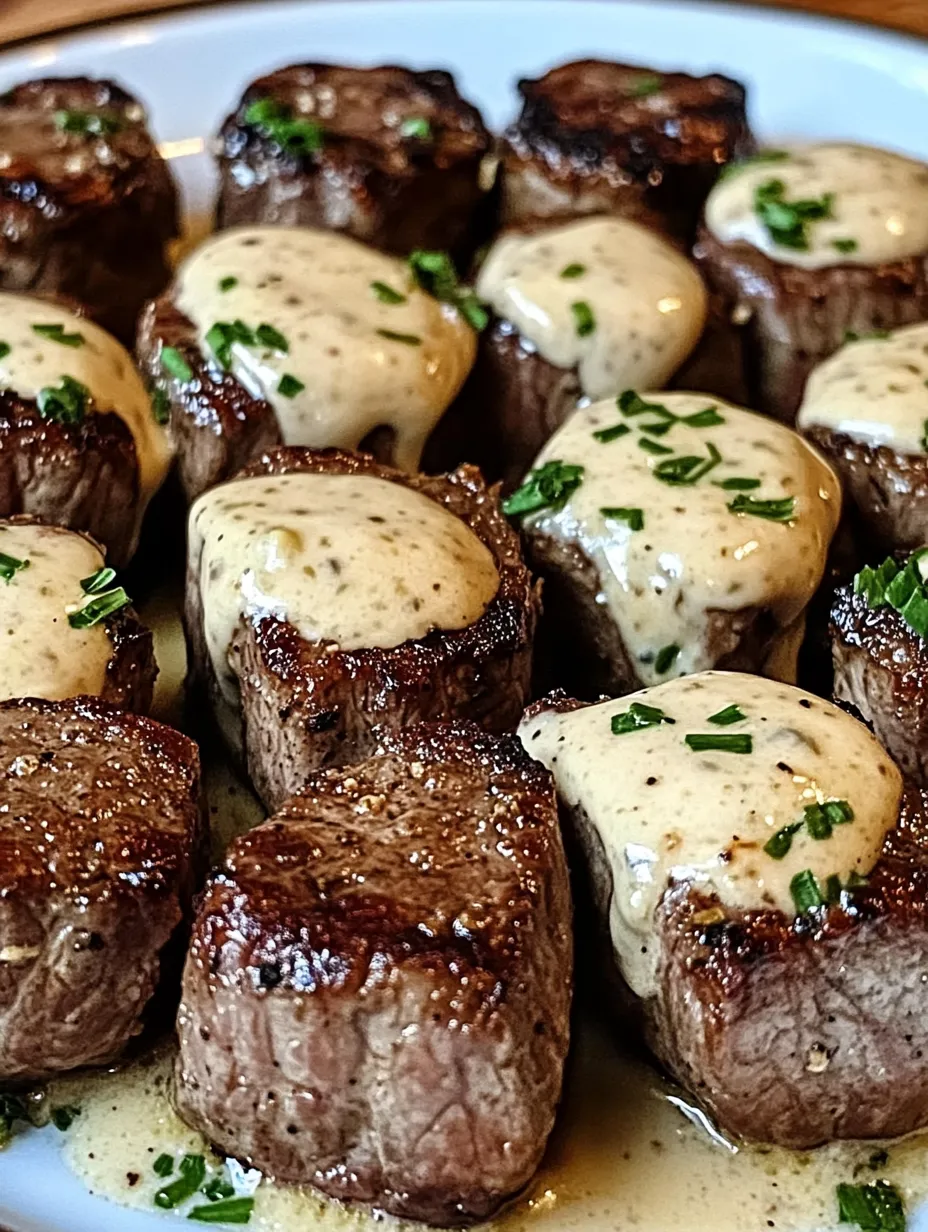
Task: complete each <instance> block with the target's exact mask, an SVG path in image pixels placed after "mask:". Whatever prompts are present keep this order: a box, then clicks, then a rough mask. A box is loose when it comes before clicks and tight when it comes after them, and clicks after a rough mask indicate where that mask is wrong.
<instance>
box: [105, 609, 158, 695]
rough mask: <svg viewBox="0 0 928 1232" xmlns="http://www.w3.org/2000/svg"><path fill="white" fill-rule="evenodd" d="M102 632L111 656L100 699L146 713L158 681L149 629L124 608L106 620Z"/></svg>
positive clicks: (152, 640) (135, 615) (129, 610)
mask: <svg viewBox="0 0 928 1232" xmlns="http://www.w3.org/2000/svg"><path fill="white" fill-rule="evenodd" d="M106 632H107V635H108V637H109V639H110V642H111V643H112V647H113V653H112V656H111V657H110V661H109V663H107V665H106V683H105V685H104V687H103V692H102V693H101V695H100V696H101V697H102V698H103V699H104V701H108V702H112V704H113V705H114V706H124V707H125V708H126V710H132V711H134V712H135V713H136V714H147V713H148V711H149V710H150V709H151V703H152V698H153V696H154V692H155V680H156V679H157V678H158V665H157V663H156V662H155V647H154V639H153V638H152V633H151V630H150V629H146V628H145V626H144V625H143V624H142V623H141V621H140V620H139V618H138V616H137V614H136V612H135V609H134V608H132V607H128V608H123V609H122V610H121V611H119V612H117V613H116V615H115V616H110V617H109V619H108V620H107V621H106Z"/></svg>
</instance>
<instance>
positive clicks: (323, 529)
mask: <svg viewBox="0 0 928 1232" xmlns="http://www.w3.org/2000/svg"><path fill="white" fill-rule="evenodd" d="M189 531H190V534H189V538H190V558H191V560H193V561H196V560H197V559H199V560H200V588H201V594H202V600H203V619H204V625H205V635H206V644H207V649H208V651H209V654H210V658H211V660H212V664H213V668H214V670H215V672H216V678H217V679H218V680H219V681H220V683H221V684H222V686H223V690H224V693H225V695H226V697H227V699H228V700H230V701H234V699H235V686H234V681H233V679H232V676H231V674H230V670H229V666H228V652H229V646H230V643H231V641H232V636H233V633H234V631H235V627H236V625H237V624H238V622H239V620H240V618H241V617H242V615H245V616H251V615H263V614H267V615H275V616H277V617H279V618H280V619H281V620H287V621H289V622H290V624H292V625H293V626H294V627H295V628H296V629H297V630H298V632H299V633H300V635H301V637H303V638H305V639H306V640H307V641H312V642H316V641H322V642H325V643H330V644H331V645H332V648H333V649H340V650H358V649H364V648H367V647H383V648H389V647H393V646H399V645H401V644H402V643H403V642H405V641H408V640H409V639H411V638H421V637H424V636H425V635H426V634H427V633H429V632H430V631H431V630H432V629H462V628H465V627H466V626H467V625H470V624H473V623H474V621H476V620H478V619H479V618H480V617H481V616H482V615H483V613H484V612H485V611H486V608H487V606H488V604H489V603H490V602H491V600H492V599H493V597H494V596H495V594H496V591H497V589H498V588H499V573H498V572H497V569H496V565H495V563H494V560H493V557H492V555H491V554H490V552H489V550H488V549H487V548H486V547H485V546H484V545H483V543H481V542H480V540H479V539H478V538H477V536H476V535H475V534H474V533H473V531H471V529H470V528H469V527H468V526H467V525H466V524H465V523H464V522H462V521H461V519H460V518H457V517H455V516H454V514H452V513H449V512H448V510H447V509H445V508H444V506H443V505H440V504H438V502H437V501H433V500H431V499H430V498H429V497H427V496H423V495H422V493H420V492H416V491H414V490H413V489H412V488H408V487H406V485H405V484H400V483H391V482H389V481H388V480H385V479H379V478H376V477H375V476H372V475H348V474H325V473H311V472H307V471H303V472H296V473H291V474H288V475H277V476H269V475H261V476H255V477H252V478H247V479H235V480H232V482H231V483H226V484H222V485H221V486H220V487H217V488H213V489H212V490H211V491H209V492H206V493H204V495H203V496H201V497H200V498H199V500H197V501H196V503H195V504H194V506H193V508H192V509H191V511H190V522H189Z"/></svg>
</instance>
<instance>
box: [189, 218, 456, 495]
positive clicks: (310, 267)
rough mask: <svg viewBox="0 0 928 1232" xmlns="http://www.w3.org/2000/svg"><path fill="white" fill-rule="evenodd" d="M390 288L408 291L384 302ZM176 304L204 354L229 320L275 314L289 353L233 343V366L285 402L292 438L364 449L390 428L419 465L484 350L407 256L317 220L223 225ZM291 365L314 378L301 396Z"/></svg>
mask: <svg viewBox="0 0 928 1232" xmlns="http://www.w3.org/2000/svg"><path fill="white" fill-rule="evenodd" d="M374 284H382V285H383V287H386V288H387V289H388V290H387V291H386V292H384V291H383V290H381V291H380V293H379V294H378V291H377V289H376V288H375V285H374ZM223 287H225V288H226V289H225V290H223V289H222V288H223ZM389 292H394V293H395V294H396V295H397V296H402V297H403V301H402V302H400V303H393V302H384V299H383V298H382V296H383V295H385V294H386V295H387V296H388V298H389ZM177 303H178V307H179V308H180V310H181V311H182V312H183V313H184V314H185V315H186V316H187V317H189V319H190V320H191V321H192V322H193V324H194V325H195V327H196V330H197V333H198V335H199V339H200V345H201V347H202V348H203V351H204V353H205V354H209V353H210V347H209V345H208V343H207V341H206V335H207V333H208V331H209V330H210V329H211V327H212V326H213V325H215V324H216V322H219V321H226V322H229V321H235V320H237V319H238V320H241V321H244V322H245V324H246V325H248V326H249V327H250V328H252V329H256V328H257V327H258V326H259V325H261V324H268V325H271V326H272V327H273V328H274V329H276V330H277V331H278V332H279V333H280V334H282V335H283V336H284V338H285V339H286V341H287V344H288V348H289V349H288V351H287V353H282V352H281V351H279V350H274V349H273V348H268V347H263V348H262V347H257V348H255V347H248V346H243V345H242V344H241V343H239V342H236V343H233V345H232V348H231V372H232V374H233V376H235V378H236V379H237V380H238V381H239V382H240V383H241V384H242V385H243V386H244V387H245V389H247V390H248V392H249V393H250V394H251V395H252V397H254V398H263V399H265V400H266V401H267V402H269V403H270V404H271V406H272V407H273V408H274V412H275V414H276V416H277V420H278V423H279V425H280V431H281V435H282V437H283V442H284V444H285V445H309V446H313V447H315V448H324V447H326V446H333V445H334V446H339V447H341V448H343V449H356V448H357V447H358V446H359V445H360V444H361V442H362V441H363V440H364V438H365V437H366V436H367V435H368V434H369V433H370V432H372V431H373V430H374V429H375V428H379V427H381V426H387V427H390V428H392V429H393V431H394V432H395V449H394V461H395V464H396V465H397V466H399V467H401V468H402V469H404V470H408V471H412V470H415V469H416V467H417V466H418V463H419V456H420V454H421V452H422V447H423V445H424V444H425V441H426V439H427V437H428V435H429V433H430V432H431V431H432V428H433V427H434V426H435V424H436V423H437V422H438V420H439V419H440V418H441V416H442V414H443V412H444V411H445V409H446V407H447V406H448V404H449V403H450V402H451V401H452V399H453V398H454V397H455V395H456V394H457V392H458V390H459V389H460V387H461V385H463V383H464V379H465V377H466V376H467V374H468V372H469V371H470V369H471V366H472V364H473V362H474V356H475V354H476V348H477V343H476V335H475V334H474V331H473V330H472V329H471V327H470V326H469V325H468V324H467V323H466V322H465V321H464V320H463V318H462V317H461V316H460V315H459V314H458V313H457V311H456V310H455V309H454V308H452V307H450V306H449V305H448V304H443V303H440V302H439V301H438V300H436V299H434V298H433V297H432V296H430V295H426V294H425V292H423V291H421V290H419V289H418V288H417V287H415V286H412V285H411V283H410V278H409V273H408V269H407V267H406V265H405V263H404V262H403V261H401V260H398V259H397V258H396V257H390V256H386V255H385V254H383V253H381V252H377V251H375V250H374V249H373V248H368V247H367V246H366V245H364V244H359V243H358V242H357V241H356V240H352V239H349V238H347V237H346V236H343V235H337V234H336V233H335V232H333V231H319V230H314V229H313V228H310V227H246V228H239V229H233V230H229V231H222V232H220V233H219V234H218V235H215V236H213V237H212V238H211V239H209V240H207V241H206V242H205V243H204V244H202V245H201V246H200V247H199V248H198V249H196V251H195V252H193V253H192V254H191V255H190V256H189V257H188V258H187V260H186V261H185V262H184V264H183V265H182V266H181V268H180V270H179V272H178V281H177ZM379 331H386V332H387V333H388V334H394V335H396V334H399V335H403V336H404V338H406V339H407V340H406V341H403V340H401V339H397V338H395V337H393V338H391V337H385V336H384V334H383V333H382V332H379ZM413 340H414V341H413ZM285 375H286V376H291V377H295V378H296V380H297V381H298V382H299V383H300V384H301V385H302V386H303V388H302V389H300V390H298V391H297V392H296V393H294V394H293V396H292V397H287V396H286V395H285V394H283V393H281V392H280V388H279V386H280V382H281V378H282V377H284V376H285ZM285 388H286V386H285Z"/></svg>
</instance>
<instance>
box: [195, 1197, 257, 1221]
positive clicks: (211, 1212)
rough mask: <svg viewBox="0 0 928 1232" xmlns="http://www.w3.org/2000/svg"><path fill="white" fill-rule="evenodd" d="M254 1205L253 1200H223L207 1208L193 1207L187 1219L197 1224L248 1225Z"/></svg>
mask: <svg viewBox="0 0 928 1232" xmlns="http://www.w3.org/2000/svg"><path fill="white" fill-rule="evenodd" d="M254 1205H255V1200H254V1198H225V1199H224V1200H223V1201H222V1202H212V1203H210V1205H209V1206H195V1207H194V1208H193V1209H192V1210H191V1211H190V1212H189V1213H188V1215H187V1218H188V1219H194V1220H196V1221H198V1222H199V1223H248V1222H250V1220H251V1212H252V1211H253V1210H254Z"/></svg>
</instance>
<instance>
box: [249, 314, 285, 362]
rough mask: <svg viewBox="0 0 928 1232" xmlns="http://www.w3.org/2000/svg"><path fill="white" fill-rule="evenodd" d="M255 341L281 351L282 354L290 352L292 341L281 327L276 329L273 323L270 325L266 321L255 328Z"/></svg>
mask: <svg viewBox="0 0 928 1232" xmlns="http://www.w3.org/2000/svg"><path fill="white" fill-rule="evenodd" d="M255 341H256V342H258V343H260V344H261V346H264V347H268V348H269V349H270V350H272V351H280V353H281V354H282V355H289V354H290V343H289V342H288V341H287V339H286V338H285V337H284V336H283V334H282V333H281V332H280V330H279V329H275V328H274V326H273V325H268V324H267V323H266V322H265V323H263V324H261V325H259V326H258V328H257V329H256V330H255Z"/></svg>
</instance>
